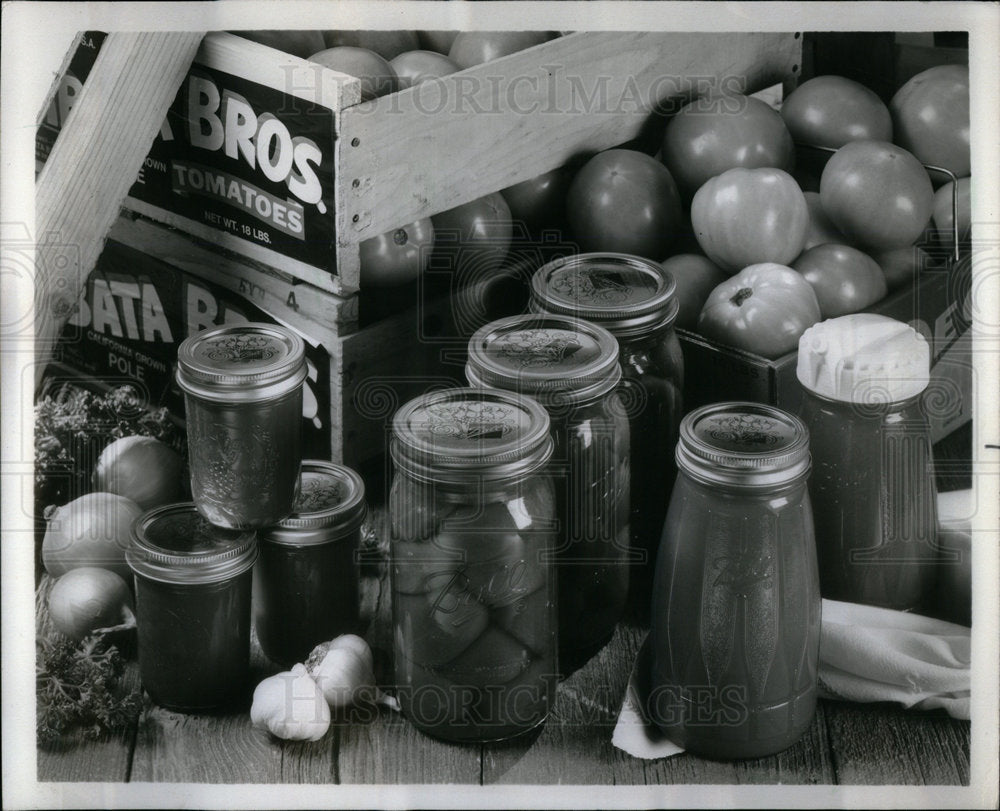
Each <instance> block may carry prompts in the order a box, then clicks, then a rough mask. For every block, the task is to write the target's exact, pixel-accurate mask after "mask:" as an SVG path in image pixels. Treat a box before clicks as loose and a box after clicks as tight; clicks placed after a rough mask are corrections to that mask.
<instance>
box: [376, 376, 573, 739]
mask: <svg viewBox="0 0 1000 811" xmlns="http://www.w3.org/2000/svg"><path fill="white" fill-rule="evenodd" d="M390 451H391V455H392V459H393V462H394V463H395V467H396V474H395V476H394V479H393V483H392V488H391V490H390V494H389V515H390V557H391V584H392V595H393V599H392V607H393V631H394V634H393V637H394V654H395V674H396V684H397V687H398V690H399V700H400V705H401V707H402V709H403V712H405V713H406V715H407V717H408V718H409V719H410V720H411V721H412V722H413V724H414V725H415V726H417V727H418V728H419V729H421V730H422V731H424V732H426V733H428V734H430V735H433V736H435V737H439V738H444V739H447V740H454V741H489V740H500V739H503V738H509V737H512V736H514V735H517V734H520V733H522V732H525V731H527V730H529V729H532V728H533V727H536V726H538V725H539V724H541V723H542V722H544V720H545V718H546V717H547V715H548V713H549V709H550V708H551V705H552V701H553V700H554V696H555V693H554V691H555V682H556V678H557V667H556V618H555V574H554V566H553V564H552V562H551V555H552V552H553V548H554V545H555V543H554V540H555V531H554V528H555V496H554V494H553V489H552V482H551V480H550V479H549V476H548V474H547V471H546V465H547V463H548V461H549V458H550V456H551V454H552V440H551V438H550V436H549V419H548V415H547V414H546V413H545V410H544V409H543V408H542V407H541V406H540V405H538V403H536V402H534V401H532V400H530V399H529V398H523V397H517V396H515V395H512V394H508V393H507V392H501V391H486V390H476V389H464V388H462V389H447V390H441V391H436V392H432V393H429V394H426V395H424V396H422V397H418V398H416V399H415V400H411V401H410V402H409V403H407V404H405V405H404V406H403V407H402V408H400V409H399V411H398V412H397V413H396V415H395V417H394V418H393V436H392V441H391V445H390Z"/></svg>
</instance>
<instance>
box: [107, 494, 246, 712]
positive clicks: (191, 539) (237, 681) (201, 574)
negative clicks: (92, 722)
mask: <svg viewBox="0 0 1000 811" xmlns="http://www.w3.org/2000/svg"><path fill="white" fill-rule="evenodd" d="M256 558H257V542H256V536H255V534H254V532H253V531H250V530H229V529H224V528H222V527H216V526H213V525H212V524H210V523H209V522H208V521H206V520H205V518H204V517H203V516H202V515H201V514H200V513H199V512H198V511H197V509H195V505H194V504H191V503H185V504H169V505H166V506H163V507H157V508H156V509H153V510H150V511H148V512H146V513H144V514H142V515H141V516H139V518H137V519H136V521H135V524H133V526H132V538H131V543H130V545H129V548H128V549H127V550H126V553H125V559H126V560H127V562H128V565H129V567H130V568H131V569H132V571H133V573H134V574H135V607H136V625H137V629H138V640H139V674H140V677H141V679H142V685H143V687H144V688H145V689H146V692H147V693H149V697H150V698H151V699H152V700H153V701H154V702H156V703H157V704H159V705H161V706H163V707H166V708H168V709H171V710H178V711H180V712H208V711H213V710H219V709H223V708H226V707H231V706H237V705H240V704H243V703H245V702H246V701H247V699H248V698H249V696H248V695H247V687H248V683H247V677H248V675H249V663H250V592H251V582H252V581H251V569H252V567H253V564H254V561H255V560H256Z"/></svg>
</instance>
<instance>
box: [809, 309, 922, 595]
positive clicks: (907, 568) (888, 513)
mask: <svg viewBox="0 0 1000 811" xmlns="http://www.w3.org/2000/svg"><path fill="white" fill-rule="evenodd" d="M797 374H798V378H799V381H800V382H801V383H802V385H803V387H804V389H805V394H804V397H803V401H802V410H801V415H802V419H803V420H804V421H805V423H806V425H807V426H808V427H809V434H810V446H811V450H812V457H813V466H814V472H813V476H812V479H811V481H810V484H809V486H810V493H811V495H812V502H813V509H814V510H815V512H816V544H817V548H818V553H819V566H820V569H819V572H820V583H821V585H822V589H823V596H824V597H829V598H831V599H834V600H846V601H848V602H857V603H866V604H869V605H876V606H882V607H884V608H894V609H897V610H901V611H912V610H920V609H922V608H924V607H925V606H926V602H927V600H928V598H929V597H930V596H931V594H930V592H931V590H932V589H933V585H934V579H935V577H936V565H937V562H938V559H939V549H938V543H937V490H936V487H935V483H934V470H933V458H932V453H931V440H930V426H929V423H928V420H927V414H926V411H925V409H924V407H923V402H922V396H923V393H924V390H925V389H926V387H927V384H928V382H929V380H930V349H929V347H928V345H927V341H926V340H925V339H924V337H923V336H922V335H921V334H920V333H918V332H917V331H916V330H914V329H913V328H912V327H910V326H909V325H907V324H904V323H903V322H901V321H896V320H894V319H892V318H887V317H886V316H882V315H875V314H873V313H856V314H854V315H845V316H842V317H840V318H832V319H830V320H828V321H823V322H821V323H819V324H816V325H815V326H813V327H810V328H809V329H808V330H806V331H805V333H804V334H803V335H802V338H801V339H800V340H799V355H798V367H797Z"/></svg>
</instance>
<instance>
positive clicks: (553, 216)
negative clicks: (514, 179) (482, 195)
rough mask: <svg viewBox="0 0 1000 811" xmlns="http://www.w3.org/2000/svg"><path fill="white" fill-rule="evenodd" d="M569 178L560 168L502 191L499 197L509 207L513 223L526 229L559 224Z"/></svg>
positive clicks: (562, 168)
mask: <svg viewBox="0 0 1000 811" xmlns="http://www.w3.org/2000/svg"><path fill="white" fill-rule="evenodd" d="M571 177H572V176H571V174H570V172H569V171H568V170H566V168H565V167H562V166H560V167H559V168H557V169H553V170H552V171H551V172H545V173H544V174H541V175H538V176H537V177H533V178H531V179H530V180H525V181H523V182H521V183H515V184H514V185H513V186H508V187H507V188H506V189H503V190H502V191H501V194H502V195H503V197H504V200H506V201H507V205H508V206H510V215H511V218H512V219H513V220H514V222H516V223H524V225H525V226H526V227H527V228H528V229H529V230H530V229H532V228H540V227H542V226H545V225H548V224H551V225H553V226H555V225H557V224H559V222H560V221H561V218H562V216H563V214H564V209H565V205H566V189H567V187H568V186H569V182H570V179H571Z"/></svg>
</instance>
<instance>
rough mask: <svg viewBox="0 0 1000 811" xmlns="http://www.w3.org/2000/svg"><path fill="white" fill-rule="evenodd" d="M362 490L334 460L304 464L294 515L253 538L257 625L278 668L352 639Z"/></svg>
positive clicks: (353, 475) (353, 474) (356, 478)
mask: <svg viewBox="0 0 1000 811" xmlns="http://www.w3.org/2000/svg"><path fill="white" fill-rule="evenodd" d="M366 514H367V508H366V506H365V485H364V482H363V481H362V480H361V476H359V475H358V474H357V473H356V472H355V471H353V470H351V469H350V468H346V467H343V466H342V465H335V464H333V463H332V462H325V461H321V460H315V459H307V460H306V461H304V462H303V463H302V473H301V484H300V487H299V495H298V497H297V498H296V499H295V505H294V509H293V511H292V514H291V515H290V516H288V518H285V519H284V520H283V521H281V522H279V523H278V524H276V525H275V526H273V527H267V528H266V529H263V530H261V531H260V533H259V534H258V545H259V547H260V556H259V557H258V560H257V565H256V566H255V567H254V627H255V629H256V631H257V638H258V639H259V640H260V646H261V648H262V649H263V651H264V653H265V654H267V656H268V657H269V658H270V659H272V660H273V661H275V662H279V663H281V664H285V665H291V664H294V663H295V662H303V661H305V659H306V657H307V656H308V655H309V652H310V651H311V650H312V649H313V648H314V647H315V646H316V645H318V644H319V643H321V642H325V641H326V640H329V639H333V638H334V637H336V636H339V635H340V634H346V633H357V632H358V631H359V630H360V629H359V628H358V566H357V558H356V556H357V552H358V549H359V547H360V541H361V523H362V521H364V518H365V515H366Z"/></svg>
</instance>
